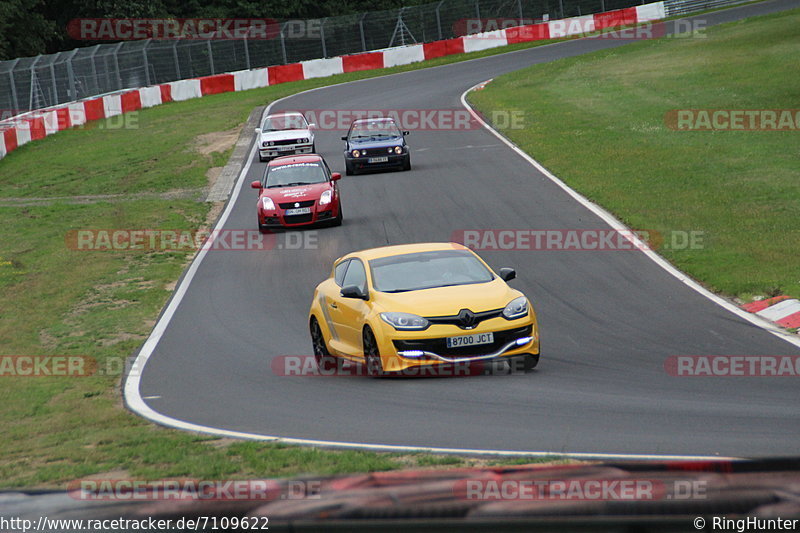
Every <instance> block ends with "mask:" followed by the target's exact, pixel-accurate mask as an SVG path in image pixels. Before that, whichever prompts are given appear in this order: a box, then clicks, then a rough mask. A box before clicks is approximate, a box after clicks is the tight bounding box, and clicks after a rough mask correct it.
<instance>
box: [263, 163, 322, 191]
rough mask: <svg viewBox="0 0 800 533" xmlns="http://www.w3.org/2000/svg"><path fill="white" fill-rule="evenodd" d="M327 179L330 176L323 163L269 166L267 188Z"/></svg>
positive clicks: (306, 183) (319, 181) (308, 183)
mask: <svg viewBox="0 0 800 533" xmlns="http://www.w3.org/2000/svg"><path fill="white" fill-rule="evenodd" d="M327 180H328V176H327V174H326V173H325V169H324V168H323V167H322V164H321V163H316V162H311V163H290V164H286V165H275V166H269V167H267V173H266V178H265V181H266V183H265V186H266V188H267V189H271V188H274V187H289V186H293V185H311V184H312V183H323V182H325V181H327Z"/></svg>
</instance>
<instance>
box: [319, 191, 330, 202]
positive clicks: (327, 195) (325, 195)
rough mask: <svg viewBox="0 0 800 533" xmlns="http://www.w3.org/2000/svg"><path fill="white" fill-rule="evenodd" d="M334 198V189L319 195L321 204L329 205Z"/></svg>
mask: <svg viewBox="0 0 800 533" xmlns="http://www.w3.org/2000/svg"><path fill="white" fill-rule="evenodd" d="M332 199H333V191H331V190H327V191H325V192H323V193H322V196H320V197H319V205H327V204H329V203H331V200H332Z"/></svg>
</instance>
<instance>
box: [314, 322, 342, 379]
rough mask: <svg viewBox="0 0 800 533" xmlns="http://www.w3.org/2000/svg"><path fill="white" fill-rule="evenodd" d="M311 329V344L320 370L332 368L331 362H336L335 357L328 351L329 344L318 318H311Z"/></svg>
mask: <svg viewBox="0 0 800 533" xmlns="http://www.w3.org/2000/svg"><path fill="white" fill-rule="evenodd" d="M309 331H310V333H311V346H312V349H313V350H314V360H315V361H316V362H317V367H318V368H319V369H320V370H325V369H326V368H330V365H331V364H336V361H335V359H336V358H335V357H333V356H332V355H331V354H330V352H329V351H328V345H327V344H325V336H324V335H322V329H321V328H320V327H319V323H318V322H317V319H316V318H312V319H311V323H310V324H309Z"/></svg>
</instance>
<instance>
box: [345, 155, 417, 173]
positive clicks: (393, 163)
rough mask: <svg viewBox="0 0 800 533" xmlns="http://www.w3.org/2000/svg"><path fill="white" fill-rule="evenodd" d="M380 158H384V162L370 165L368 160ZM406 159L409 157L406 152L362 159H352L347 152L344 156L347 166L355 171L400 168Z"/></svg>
mask: <svg viewBox="0 0 800 533" xmlns="http://www.w3.org/2000/svg"><path fill="white" fill-rule="evenodd" d="M381 157H385V158H386V161H382V162H372V163H370V159H372V160H373V161H374V160H375V159H376V158H381ZM408 157H409V155H408V152H406V153H403V154H386V155H381V156H364V157H353V156H352V155H350V154H349V152H348V154H347V155H345V157H344V159H345V162H346V163H347V165H348V166H350V167H352V168H354V169H356V170H362V169H368V168H374V169H379V168H395V167H402V166H403V164H404V163H405V161H406V159H408Z"/></svg>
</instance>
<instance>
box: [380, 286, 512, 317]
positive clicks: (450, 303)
mask: <svg viewBox="0 0 800 533" xmlns="http://www.w3.org/2000/svg"><path fill="white" fill-rule="evenodd" d="M521 295H522V293H521V292H519V291H517V290H515V289H512V288H511V287H509V286H508V285H507V284H506V282H505V281H503V280H502V279H500V278H498V277H495V279H494V280H493V281H490V282H488V283H475V284H470V285H455V286H452V287H437V288H435V289H424V290H420V291H408V292H396V293H385V292H379V291H372V293H371V294H370V296H373V297H374V299H375V303H376V304H377V305H378V306H379V307H381V308H382V309H380V311H396V312H404V313H414V314H415V315H420V316H450V315H457V314H458V312H459V311H461V310H462V309H469V310H471V311H474V312H481V311H490V310H492V309H502V308H504V307H505V306H506V305H508V303H509V302H510V301H511V300H513V299H514V298H517V297H518V296H521Z"/></svg>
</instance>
